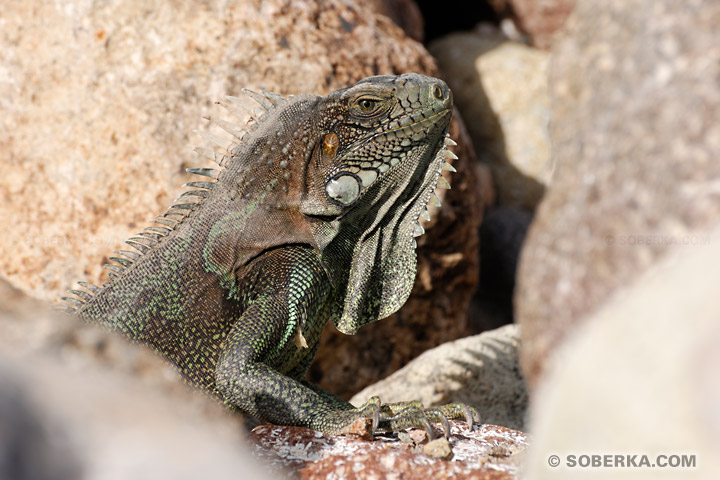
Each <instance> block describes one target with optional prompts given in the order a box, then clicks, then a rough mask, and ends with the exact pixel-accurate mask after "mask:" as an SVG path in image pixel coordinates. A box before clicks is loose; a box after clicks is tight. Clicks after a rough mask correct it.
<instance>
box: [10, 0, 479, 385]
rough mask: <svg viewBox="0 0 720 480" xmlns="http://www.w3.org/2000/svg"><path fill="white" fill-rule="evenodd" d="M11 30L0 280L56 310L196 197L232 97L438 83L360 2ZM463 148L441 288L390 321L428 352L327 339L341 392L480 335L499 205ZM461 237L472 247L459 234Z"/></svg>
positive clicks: (179, 8) (21, 22)
mask: <svg viewBox="0 0 720 480" xmlns="http://www.w3.org/2000/svg"><path fill="white" fill-rule="evenodd" d="M3 19H4V22H5V27H7V28H3V36H2V39H0V51H2V52H3V54H2V55H3V57H2V58H3V62H2V65H3V70H2V71H3V72H4V73H3V74H1V75H0V103H1V104H2V106H3V116H2V119H1V120H0V144H2V145H3V148H2V153H0V163H2V164H3V165H4V166H6V168H5V169H4V174H3V175H2V176H1V177H0V198H2V207H0V208H1V209H2V210H1V211H0V213H2V215H3V218H4V219H5V222H6V223H7V224H8V225H13V229H12V231H11V232H8V234H7V235H3V236H2V237H0V252H2V253H3V254H2V255H0V272H2V275H3V276H4V277H6V278H8V279H9V280H10V282H11V283H12V285H14V286H15V287H18V288H20V289H22V290H23V291H24V292H28V293H30V294H32V295H33V296H34V297H36V298H40V299H43V300H47V301H51V300H54V299H56V298H57V297H58V296H59V295H61V294H62V292H64V291H65V290H66V289H68V288H71V287H72V286H73V285H74V282H76V281H78V280H87V281H91V282H94V283H98V282H99V281H101V280H102V279H103V274H102V265H103V264H104V263H106V261H107V257H108V256H109V255H110V254H111V252H112V251H113V250H115V249H117V248H123V242H124V240H125V239H127V238H129V237H130V236H132V235H134V234H135V233H136V232H137V231H139V230H140V229H141V228H143V227H144V226H146V225H147V224H148V221H149V220H150V219H151V218H153V217H154V216H155V215H157V214H158V213H161V212H163V211H164V210H165V209H166V208H167V206H168V205H169V204H170V203H171V201H172V199H173V198H176V197H177V196H178V195H179V194H180V193H181V192H182V190H183V189H182V187H181V185H182V184H183V183H185V182H186V181H188V180H189V177H188V176H187V175H186V174H185V173H184V170H185V168H186V167H195V166H202V164H201V163H202V162H201V161H200V160H198V159H197V158H196V157H195V154H193V153H192V152H191V149H189V148H186V147H185V146H186V145H188V144H199V143H201V142H200V141H199V137H197V136H195V135H192V136H191V135H190V134H191V132H192V131H193V129H195V128H198V126H200V128H203V129H207V128H208V126H207V125H206V124H203V123H202V120H201V117H202V116H204V115H218V114H219V115H220V116H222V115H224V113H225V112H224V111H222V109H221V108H220V107H217V106H215V105H213V102H215V101H216V100H218V99H221V98H222V97H223V96H224V95H226V94H234V95H239V93H240V89H241V88H242V87H249V88H255V89H258V88H265V89H268V90H274V91H278V92H280V93H283V94H292V93H298V92H315V93H320V94H322V93H327V92H329V91H331V90H334V89H337V88H340V87H344V86H347V85H348V84H351V83H353V82H355V81H356V80H359V79H360V78H363V77H366V76H370V75H373V74H383V73H399V72H408V71H415V72H421V73H426V74H430V75H437V74H438V72H437V68H436V65H435V61H434V60H433V59H432V57H431V56H430V55H429V54H428V53H427V51H425V50H424V48H423V47H422V46H421V45H420V44H418V43H417V42H415V41H413V40H410V39H408V38H407V37H406V36H405V35H404V33H403V32H402V30H401V29H400V28H398V27H397V26H396V25H394V24H393V23H392V22H391V21H390V20H389V18H388V17H386V16H384V15H378V14H375V13H374V12H373V11H372V10H371V9H370V8H369V7H363V6H359V5H358V4H356V3H354V2H352V1H342V0H330V1H326V2H321V3H318V2H312V1H309V0H305V1H290V0H268V1H264V2H246V1H240V0H231V1H229V2H220V1H214V0H213V1H209V2H204V3H202V4H197V3H181V4H178V5H174V6H173V7H169V6H168V5H167V3H166V2H162V1H160V0H152V1H150V2H149V3H148V2H138V1H133V0H129V1H120V0H113V1H108V2H103V3H102V5H100V6H97V5H90V4H87V3H83V2H78V1H71V2H64V3H63V4H62V6H60V5H59V4H52V3H50V4H49V3H46V2H42V1H39V0H33V1H30V2H21V3H14V4H12V5H8V6H6V8H4V9H3ZM453 128H454V131H459V129H460V128H461V127H460V126H459V124H457V122H456V124H455V125H454V127H453ZM458 143H460V145H458V148H459V152H460V153H462V158H461V160H460V161H458V162H456V168H457V169H458V174H456V175H454V177H453V178H451V181H452V182H453V185H454V189H453V190H451V191H449V192H448V194H447V195H446V201H445V207H443V208H442V209H440V211H439V212H437V214H436V215H435V217H436V224H435V226H434V227H433V229H435V230H436V233H431V230H429V235H428V236H427V238H425V239H422V240H421V243H422V242H428V243H427V245H426V246H421V249H420V255H421V257H422V258H421V259H420V266H421V269H423V272H425V273H424V275H425V277H424V282H423V283H422V285H420V287H423V286H427V285H432V286H433V287H434V290H433V292H432V295H431V294H429V293H426V292H425V291H424V290H420V291H419V293H416V294H415V297H414V298H416V299H417V300H411V301H410V302H408V304H407V305H406V308H405V310H404V314H402V315H406V317H405V318H406V319H407V318H410V319H411V320H410V321H409V324H410V325H409V326H408V325H406V324H404V323H403V322H404V320H403V318H402V317H394V318H395V323H391V324H392V325H399V328H398V331H399V333H393V334H392V335H391V337H392V338H404V336H405V335H406V333H407V330H408V328H414V329H417V330H418V331H419V332H423V333H422V336H423V337H424V339H423V341H419V342H408V343H407V344H406V345H404V346H402V347H401V348H398V349H395V350H394V351H392V350H393V349H392V348H389V347H388V345H387V344H386V343H385V342H384V340H385V339H386V338H388V337H387V330H383V331H379V330H376V331H375V334H376V335H378V334H379V335H383V338H380V339H377V338H375V339H372V338H370V339H369V340H367V343H374V344H377V345H378V347H377V349H378V350H380V352H381V354H380V355H378V356H372V357H370V361H368V358H364V357H363V355H365V352H364V351H362V348H363V345H364V344H363V342H362V341H361V342H359V343H358V344H356V345H358V346H357V347H351V346H350V345H351V344H353V339H344V338H343V339H335V340H332V342H331V341H330V340H325V341H326V342H329V343H332V345H333V346H338V348H339V352H338V353H336V354H335V356H328V357H325V358H320V359H319V364H318V365H317V366H316V367H315V377H316V378H320V379H321V380H322V383H323V384H324V385H325V386H326V387H327V386H331V384H332V382H338V381H339V380H338V379H340V380H341V381H340V382H339V384H340V385H345V384H346V383H348V382H346V381H345V380H347V372H346V368H347V367H348V366H352V367H353V368H356V367H357V366H358V365H363V372H362V373H361V374H360V375H358V376H357V377H355V376H354V377H353V378H357V379H361V380H362V381H364V382H365V383H364V384H367V383H368V382H371V381H373V380H376V379H378V378H381V377H382V376H384V375H385V374H386V373H387V370H386V368H388V367H387V365H388V362H387V359H388V356H391V357H393V361H392V362H390V364H392V365H395V364H398V363H400V364H402V363H404V362H406V361H407V360H409V359H410V358H412V357H414V356H416V355H417V354H419V353H420V352H421V351H422V350H423V349H425V348H427V346H428V345H437V344H439V343H442V342H444V341H446V340H448V339H450V338H457V337H460V336H463V335H465V334H466V333H467V320H466V309H467V305H468V303H469V301H470V296H471V291H472V290H473V288H474V285H475V283H476V277H477V268H478V267H477V233H476V232H477V227H478V224H479V222H480V219H481V208H482V205H483V202H485V200H484V197H480V194H479V192H478V190H479V189H478V186H477V185H478V184H477V180H476V177H475V175H476V173H477V172H476V171H475V170H474V169H473V168H471V165H472V151H471V148H470V147H469V145H468V144H467V143H466V142H465V143H463V141H462V139H459V141H458ZM487 183H488V181H487V180H485V184H487ZM450 225H452V226H453V229H454V231H455V232H457V235H455V236H452V237H448V236H447V235H444V232H445V231H446V230H447V229H449V228H450ZM441 234H443V235H444V236H441ZM10 252H12V253H10ZM447 278H452V279H453V280H452V281H446V279H447ZM420 287H418V288H420ZM423 288H424V287H423ZM389 321H390V322H392V320H389ZM440 325H442V328H440V327H439V326H440ZM386 328H389V327H386ZM390 330H392V329H391V328H390ZM370 337H372V335H370ZM321 350H322V351H327V350H328V347H321ZM390 351H392V353H389V352H390ZM338 356H339V357H341V361H338V358H337V357H338ZM333 369H336V370H333ZM337 369H339V372H340V373H334V372H338V370H337ZM364 384H359V383H358V384H354V385H351V386H350V387H351V388H354V391H357V389H359V388H360V386H361V385H364ZM341 393H342V392H341ZM345 394H346V395H349V392H345Z"/></svg>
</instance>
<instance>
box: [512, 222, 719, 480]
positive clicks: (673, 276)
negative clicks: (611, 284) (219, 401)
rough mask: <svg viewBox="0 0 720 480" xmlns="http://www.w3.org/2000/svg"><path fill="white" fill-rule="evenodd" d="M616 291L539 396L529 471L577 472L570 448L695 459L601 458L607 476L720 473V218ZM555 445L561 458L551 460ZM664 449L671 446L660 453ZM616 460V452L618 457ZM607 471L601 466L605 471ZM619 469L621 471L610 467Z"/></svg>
mask: <svg viewBox="0 0 720 480" xmlns="http://www.w3.org/2000/svg"><path fill="white" fill-rule="evenodd" d="M704 235H707V236H708V238H712V239H713V241H712V242H711V243H710V244H708V245H707V246H704V247H698V248H688V249H678V250H676V251H674V252H671V254H670V255H668V256H667V257H666V258H664V259H663V260H661V261H659V262H658V263H657V264H656V265H654V266H653V267H652V268H650V269H648V271H646V272H645V273H644V274H643V275H641V276H639V277H637V278H636V279H635V281H634V282H633V283H632V284H631V285H629V286H626V287H625V288H624V289H623V290H622V291H619V292H617V293H616V294H615V295H613V296H612V297H611V298H609V299H608V300H607V301H606V302H605V303H604V304H603V306H602V307H601V308H600V309H599V310H598V311H597V312H596V313H595V314H593V315H590V317H589V318H587V320H586V321H585V322H584V323H583V324H582V325H580V326H578V327H577V328H576V329H574V330H573V332H572V334H570V335H569V337H568V339H567V341H566V342H565V343H563V344H562V345H561V346H560V348H559V349H558V350H557V351H556V352H555V353H554V355H553V356H552V357H551V359H550V361H549V365H548V366H547V370H546V374H547V375H546V377H545V379H544V380H545V381H544V382H543V383H542V384H541V385H540V387H539V388H538V389H537V390H536V392H535V393H536V395H534V396H533V405H532V408H531V411H530V425H529V429H530V431H532V432H533V442H532V444H531V446H530V448H529V450H528V455H527V457H526V459H525V463H524V466H525V467H526V468H525V476H524V478H526V479H528V480H535V479H541V478H548V479H574V478H580V477H581V476H583V475H581V474H584V473H589V470H591V469H589V468H581V467H576V468H568V466H567V460H568V458H567V456H568V455H570V454H574V455H575V456H576V459H577V458H578V457H579V456H580V455H581V454H596V455H614V454H618V455H621V456H623V461H625V462H627V460H626V459H625V456H627V455H636V456H637V457H636V458H635V462H640V461H641V455H643V454H645V455H648V457H649V458H648V460H649V462H651V463H656V462H666V463H665V464H667V462H670V465H673V462H675V461H678V462H682V461H683V460H682V457H673V458H669V457H670V456H673V455H678V456H680V455H686V456H688V457H686V461H690V460H691V459H692V457H689V456H690V455H692V456H694V462H695V463H694V468H689V467H688V466H685V467H682V466H676V467H674V468H670V467H665V468H655V469H652V468H615V469H609V468H601V469H598V468H595V469H592V470H594V471H595V472H597V473H598V474H601V475H604V476H605V477H612V478H614V479H615V478H616V479H637V478H643V479H645V478H647V479H654V478H662V477H663V475H664V474H666V475H668V477H667V478H671V477H673V478H675V477H677V478H687V479H707V480H711V479H716V478H720V457H718V452H719V451H720V411H718V405H720V382H718V371H720V324H718V318H720V296H718V285H720V270H718V269H717V268H708V266H709V265H713V266H714V265H720V228H717V227H716V228H715V229H714V230H712V231H707V232H705V233H704ZM550 455H558V456H559V457H560V460H561V464H560V466H559V467H557V468H550V467H549V466H548V459H549V457H550ZM657 455H666V456H667V457H665V458H658V457H657ZM611 461H612V462H615V459H614V458H613V459H611ZM613 464H614V463H613ZM601 472H602V473H601ZM607 472H612V473H607Z"/></svg>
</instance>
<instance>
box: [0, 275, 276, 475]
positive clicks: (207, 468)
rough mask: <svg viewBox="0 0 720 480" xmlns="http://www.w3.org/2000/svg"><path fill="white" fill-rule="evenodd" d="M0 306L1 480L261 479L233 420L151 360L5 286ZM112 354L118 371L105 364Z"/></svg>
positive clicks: (116, 338)
mask: <svg viewBox="0 0 720 480" xmlns="http://www.w3.org/2000/svg"><path fill="white" fill-rule="evenodd" d="M8 292H10V293H11V294H12V295H13V296H14V297H15V298H14V299H13V298H11V299H10V301H8V298H7V297H6V296H5V294H6V293H8ZM0 305H3V309H2V310H0V478H3V479H13V480H31V479H52V480H66V479H67V480H69V479H71V478H72V479H75V478H83V479H88V480H112V479H119V478H136V479H140V480H144V479H151V478H152V479H157V478H177V479H193V478H200V477H203V476H204V475H209V476H210V477H211V478H223V477H228V476H230V475H233V474H235V473H236V472H238V471H242V472H245V473H246V474H247V475H248V476H249V477H252V478H259V479H264V478H270V477H269V475H268V474H267V472H266V471H265V470H263V469H262V468H261V467H260V466H258V463H257V462H256V461H255V459H253V458H252V457H251V455H250V453H249V451H248V449H247V444H246V442H245V435H243V433H244V430H245V428H244V425H243V424H242V421H241V417H240V416H239V415H231V414H230V413H229V412H228V411H227V410H225V409H224V408H223V407H222V406H221V405H219V404H218V403H217V402H215V401H214V400H212V399H210V398H208V397H207V396H206V395H203V394H200V393H199V392H197V391H194V390H191V389H190V388H189V387H188V386H187V385H186V384H185V383H184V382H183V381H181V380H180V378H179V377H178V376H177V375H172V374H170V375H165V374H166V373H167V370H166V369H167V368H168V367H167V364H166V363H165V362H163V361H161V360H160V359H159V358H158V357H157V356H155V355H152V354H150V352H147V351H145V349H144V348H142V347H140V346H138V345H131V344H130V343H129V342H127V341H126V340H125V339H124V338H121V337H119V336H117V335H114V334H111V333H108V332H106V331H104V330H101V329H99V328H97V327H94V326H92V325H77V324H74V322H73V321H72V320H71V319H69V318H67V317H64V316H58V315H53V314H52V313H51V312H48V311H47V310H46V309H45V308H43V305H42V304H40V303H39V302H37V301H33V300H32V299H30V298H27V297H24V296H23V295H22V294H20V293H19V292H17V291H13V289H12V288H11V287H9V286H8V285H7V284H6V282H4V281H0ZM89 331H94V332H95V334H96V335H95V336H92V335H89V336H88V335H83V332H84V333H85V334H87V333H88V332H89ZM78 338H95V339H96V340H97V349H93V348H92V347H91V345H92V343H89V342H88V343H83V342H82V341H78ZM113 352H114V353H113ZM120 352H122V354H123V355H124V357H125V360H124V362H123V361H117V360H113V359H112V356H113V355H115V354H120Z"/></svg>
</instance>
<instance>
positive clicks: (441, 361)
mask: <svg viewBox="0 0 720 480" xmlns="http://www.w3.org/2000/svg"><path fill="white" fill-rule="evenodd" d="M519 345H520V341H519V332H518V328H517V326H516V325H507V326H504V327H501V328H498V329H497V330H492V331H489V332H484V333H481V334H479V335H475V336H472V337H468V338H463V339H460V340H455V341H453V342H448V343H446V344H444V345H441V346H439V347H436V348H434V349H432V350H429V351H427V352H425V353H423V354H422V355H420V356H419V357H417V358H416V359H415V360H413V361H412V362H410V363H409V364H407V365H406V366H405V367H403V368H401V369H400V370H398V371H397V372H395V373H393V374H392V375H390V376H389V377H387V378H386V379H384V380H381V381H379V382H377V383H376V384H374V385H371V386H369V387H367V388H365V389H364V390H362V391H361V392H360V393H358V394H357V395H355V396H354V397H353V398H352V399H351V400H350V402H351V403H352V404H353V405H362V404H363V403H364V402H365V401H366V400H367V399H368V398H370V397H372V396H376V395H377V396H379V397H380V398H381V399H382V401H383V402H401V401H407V400H420V401H421V402H422V403H423V405H425V406H430V405H442V404H446V403H454V402H460V403H467V404H469V405H471V406H473V407H475V408H477V409H478V411H479V412H480V416H481V417H482V422H483V423H490V424H495V425H503V426H506V427H509V428H513V429H517V430H522V428H523V425H524V418H525V410H526V408H527V392H526V390H525V382H524V380H523V378H522V375H521V374H520V368H519V366H518V347H519Z"/></svg>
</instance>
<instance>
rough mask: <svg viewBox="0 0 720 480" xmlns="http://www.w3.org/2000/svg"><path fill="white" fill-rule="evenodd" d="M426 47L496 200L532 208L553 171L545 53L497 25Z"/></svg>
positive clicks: (442, 39) (453, 36)
mask: <svg viewBox="0 0 720 480" xmlns="http://www.w3.org/2000/svg"><path fill="white" fill-rule="evenodd" d="M430 51H431V52H432V53H433V55H435V57H436V58H437V59H438V64H439V66H440V69H441V70H442V72H443V74H444V75H445V77H446V78H447V81H448V84H449V85H450V87H451V88H452V90H453V95H454V96H455V99H456V103H457V105H458V108H459V109H460V111H461V112H462V114H463V118H465V119H466V121H467V126H468V130H469V132H470V135H471V137H472V140H473V144H474V146H475V150H476V152H477V155H478V159H479V160H480V161H481V162H484V163H487V164H488V165H489V166H490V169H491V170H492V173H493V180H494V181H495V184H496V186H497V196H498V201H499V203H500V204H501V205H505V206H513V207H523V208H526V209H528V210H533V209H534V208H535V206H536V205H537V203H538V202H539V201H540V199H541V197H542V194H543V192H544V187H545V186H546V185H547V184H548V182H549V181H550V179H551V178H552V174H553V162H552V158H551V155H550V134H549V119H550V102H549V99H548V94H547V67H548V53H547V52H544V51H541V50H537V49H534V48H531V47H528V46H526V45H522V44H520V43H517V42H513V41H510V40H507V39H505V38H503V37H502V36H500V35H499V33H497V32H492V31H486V30H477V31H474V32H462V33H453V34H450V35H448V36H446V37H443V38H441V39H438V40H436V41H434V42H433V43H432V44H431V45H430Z"/></svg>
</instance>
